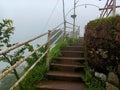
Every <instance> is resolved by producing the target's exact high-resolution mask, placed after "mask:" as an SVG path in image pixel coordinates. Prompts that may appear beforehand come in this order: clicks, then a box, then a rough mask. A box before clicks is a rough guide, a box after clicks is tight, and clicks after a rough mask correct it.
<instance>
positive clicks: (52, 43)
mask: <svg viewBox="0 0 120 90" xmlns="http://www.w3.org/2000/svg"><path fill="white" fill-rule="evenodd" d="M63 33H64V32H62V33H61V35H60V36H59V37H58V38H57V39H56V40H55V41H54V42H53V43H52V44H55V43H56V42H57V41H58V40H59V39H60V38H61V37H62V35H63Z"/></svg>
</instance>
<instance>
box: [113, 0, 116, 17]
mask: <svg viewBox="0 0 120 90" xmlns="http://www.w3.org/2000/svg"><path fill="white" fill-rule="evenodd" d="M115 14H116V0H113V16H115Z"/></svg>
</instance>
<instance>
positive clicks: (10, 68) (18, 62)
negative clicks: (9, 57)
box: [0, 42, 48, 79]
mask: <svg viewBox="0 0 120 90" xmlns="http://www.w3.org/2000/svg"><path fill="white" fill-rule="evenodd" d="M47 43H48V42H46V43H44V44H42V46H40V47H38V48H36V49H35V50H34V51H32V52H30V53H29V54H28V55H26V56H25V57H24V58H22V59H20V60H19V61H17V62H16V63H15V64H14V65H13V66H11V67H9V68H8V69H7V70H5V71H4V72H3V73H1V74H0V79H2V78H4V77H5V76H6V75H8V74H9V73H10V72H11V71H12V70H13V69H15V68H16V67H18V66H19V65H20V64H21V63H22V62H24V61H25V60H26V59H27V58H28V57H30V56H31V55H32V54H34V53H35V52H36V51H38V50H39V49H40V48H41V47H43V46H44V45H46V44H47Z"/></svg>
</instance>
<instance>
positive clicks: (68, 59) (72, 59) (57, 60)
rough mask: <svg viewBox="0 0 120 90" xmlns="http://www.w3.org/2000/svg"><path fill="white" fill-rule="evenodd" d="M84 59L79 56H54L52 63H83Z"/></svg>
mask: <svg viewBox="0 0 120 90" xmlns="http://www.w3.org/2000/svg"><path fill="white" fill-rule="evenodd" d="M84 61H85V58H79V57H77V58H76V57H56V58H54V60H53V63H58V64H83V63H84Z"/></svg>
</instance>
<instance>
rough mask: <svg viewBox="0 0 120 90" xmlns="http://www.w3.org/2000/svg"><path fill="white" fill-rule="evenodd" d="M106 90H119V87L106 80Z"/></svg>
mask: <svg viewBox="0 0 120 90" xmlns="http://www.w3.org/2000/svg"><path fill="white" fill-rule="evenodd" d="M106 90H119V88H118V87H116V86H114V85H112V84H110V83H108V82H106Z"/></svg>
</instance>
